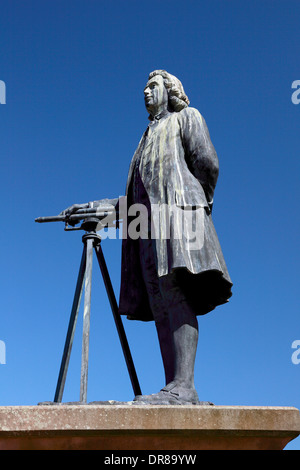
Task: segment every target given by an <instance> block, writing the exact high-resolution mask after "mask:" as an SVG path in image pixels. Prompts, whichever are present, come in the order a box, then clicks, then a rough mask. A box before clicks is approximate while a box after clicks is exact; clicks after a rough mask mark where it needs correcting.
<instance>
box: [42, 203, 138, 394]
mask: <svg viewBox="0 0 300 470" xmlns="http://www.w3.org/2000/svg"><path fill="white" fill-rule="evenodd" d="M35 221H36V222H39V223H45V222H64V223H65V231H74V230H84V231H85V234H84V235H83V237H82V242H83V252H82V257H81V263H80V268H79V273H78V278H77V283H76V288H75V294H74V299H73V304H72V310H71V315H70V320H69V326H68V330H67V336H66V340H65V346H64V350H63V355H62V360H61V366H60V371H59V375H58V380H57V386H56V391H55V396H54V402H55V403H61V401H62V397H63V392H64V386H65V382H66V377H67V372H68V366H69V361H70V356H71V350H72V345H73V339H74V334H75V329H76V323H77V318H78V312H79V308H80V302H81V296H82V291H83V284H84V285H85V288H84V308H83V331H82V356H81V376H80V402H81V403H86V402H87V380H88V362H89V338H90V312H91V289H92V265H93V252H94V250H95V252H96V256H97V259H98V263H99V267H100V271H101V274H102V278H103V281H104V285H105V288H106V292H107V296H108V299H109V303H110V306H111V310H112V314H113V317H114V321H115V325H116V328H117V332H118V335H119V339H120V343H121V347H122V351H123V354H124V358H125V362H126V365H127V369H128V373H129V377H130V380H131V384H132V388H133V392H134V395H141V394H142V392H141V388H140V385H139V381H138V378H137V374H136V370H135V367H134V363H133V360H132V356H131V352H130V348H129V345H128V341H127V338H126V334H125V330H124V326H123V323H122V319H121V316H120V314H119V309H118V304H117V301H116V297H115V294H114V290H113V286H112V283H111V280H110V276H109V272H108V269H107V266H106V262H105V258H104V254H103V251H102V248H101V236H100V235H99V234H98V233H97V231H99V230H101V229H102V228H106V227H109V226H110V227H115V228H118V227H119V218H118V213H117V212H116V211H112V210H111V206H110V207H109V208H105V207H102V206H101V207H100V208H97V209H95V208H91V209H79V210H77V211H76V213H74V214H71V215H69V216H66V215H57V216H53V217H39V218H37V219H35ZM102 222H103V223H102ZM114 222H115V225H114ZM78 223H80V224H81V225H80V226H79V227H75V225H76V224H78Z"/></svg>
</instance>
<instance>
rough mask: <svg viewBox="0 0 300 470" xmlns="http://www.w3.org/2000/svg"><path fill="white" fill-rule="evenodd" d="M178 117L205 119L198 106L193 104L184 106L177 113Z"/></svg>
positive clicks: (183, 118)
mask: <svg viewBox="0 0 300 470" xmlns="http://www.w3.org/2000/svg"><path fill="white" fill-rule="evenodd" d="M177 115H178V119H180V120H185V119H188V120H189V119H203V117H202V115H201V113H200V112H199V111H198V109H196V108H192V107H191V106H187V107H186V108H183V109H182V110H181V111H179V112H178V113H177Z"/></svg>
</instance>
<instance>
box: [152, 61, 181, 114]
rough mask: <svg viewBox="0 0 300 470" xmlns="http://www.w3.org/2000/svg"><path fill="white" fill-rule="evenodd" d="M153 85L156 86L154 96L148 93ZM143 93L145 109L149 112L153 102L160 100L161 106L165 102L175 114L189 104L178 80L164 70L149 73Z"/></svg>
mask: <svg viewBox="0 0 300 470" xmlns="http://www.w3.org/2000/svg"><path fill="white" fill-rule="evenodd" d="M153 84H156V85H157V91H156V95H155V94H154V93H152V92H150V91H149V90H150V88H151V86H153ZM148 89H149V90H148ZM147 92H148V95H147ZM144 93H145V104H146V108H147V109H148V111H150V112H151V104H152V103H153V100H154V101H155V100H156V102H157V101H158V100H160V103H162V104H164V103H165V102H167V106H168V109H169V110H170V111H176V112H179V111H181V110H182V109H183V108H186V107H187V106H188V105H189V103H190V102H189V99H188V97H187V95H186V94H185V92H184V89H183V86H182V83H181V82H180V80H178V78H176V77H175V76H174V75H171V74H170V73H168V72H166V70H154V71H153V72H151V73H150V75H149V78H148V83H147V85H146V88H145V90H144Z"/></svg>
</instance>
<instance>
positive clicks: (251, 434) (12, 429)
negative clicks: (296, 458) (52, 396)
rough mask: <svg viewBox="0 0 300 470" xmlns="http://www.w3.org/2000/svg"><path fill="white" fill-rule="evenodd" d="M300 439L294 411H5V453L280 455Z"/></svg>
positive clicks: (1, 432)
mask: <svg viewBox="0 0 300 470" xmlns="http://www.w3.org/2000/svg"><path fill="white" fill-rule="evenodd" d="M299 434H300V415H299V410H298V409H297V408H292V407H243V406H153V405H152V406H141V405H126V404H125V405H123V404H122V405H76V406H74V405H54V406H20V407H19V406H6V407H0V449H1V450H5V449H15V450H17V449H18V450H21V449H53V450H54V449H103V450H202V449H203V450H204V449H218V450H223V449H225V450H226V449H228V450H229V449H234V450H238V449H261V450H263V449H275V450H280V449H283V448H284V447H285V446H286V444H287V443H288V442H289V441H291V440H292V439H294V438H295V437H297V436H298V435H299Z"/></svg>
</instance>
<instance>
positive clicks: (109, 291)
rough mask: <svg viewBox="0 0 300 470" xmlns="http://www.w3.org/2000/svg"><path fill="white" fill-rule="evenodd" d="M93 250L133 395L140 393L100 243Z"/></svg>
mask: <svg viewBox="0 0 300 470" xmlns="http://www.w3.org/2000/svg"><path fill="white" fill-rule="evenodd" d="M95 250H96V254H97V259H98V262H99V266H100V270H101V273H102V277H103V281H104V284H105V288H106V292H107V295H108V299H109V302H110V306H111V309H112V313H113V317H114V320H115V324H116V327H117V331H118V334H119V338H120V342H121V346H122V350H123V354H124V357H125V361H126V364H127V368H128V372H129V376H130V380H131V384H132V388H133V392H134V394H135V395H142V392H141V388H140V385H139V381H138V378H137V374H136V370H135V367H134V363H133V359H132V356H131V352H130V349H129V345H128V341H127V338H126V334H125V330H124V326H123V323H122V319H121V317H120V314H119V309H118V304H117V301H116V298H115V294H114V290H113V287H112V283H111V280H110V277H109V273H108V269H107V266H106V262H105V259H104V255H103V251H102V248H101V245H100V243H99V244H98V245H97V246H95Z"/></svg>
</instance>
